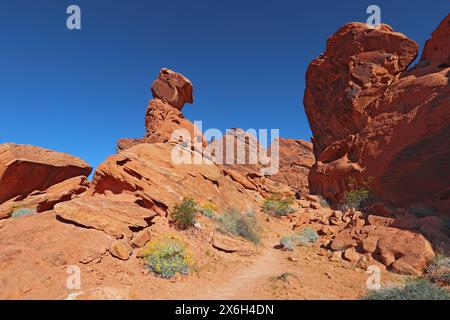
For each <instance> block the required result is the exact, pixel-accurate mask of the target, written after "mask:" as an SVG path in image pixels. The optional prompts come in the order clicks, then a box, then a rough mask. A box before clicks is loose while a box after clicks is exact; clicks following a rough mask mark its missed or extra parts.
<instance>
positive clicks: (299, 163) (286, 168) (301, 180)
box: [269, 138, 315, 197]
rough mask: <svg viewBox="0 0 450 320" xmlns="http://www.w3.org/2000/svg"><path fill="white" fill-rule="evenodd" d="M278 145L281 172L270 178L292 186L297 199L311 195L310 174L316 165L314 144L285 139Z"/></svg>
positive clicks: (279, 141)
mask: <svg viewBox="0 0 450 320" xmlns="http://www.w3.org/2000/svg"><path fill="white" fill-rule="evenodd" d="M278 143H279V170H278V173H277V174H275V175H273V176H271V177H270V178H271V179H272V180H274V181H277V182H281V183H283V184H286V185H288V186H290V187H291V188H292V189H293V190H294V192H295V193H296V194H297V197H300V196H302V195H307V194H309V186H308V174H309V170H310V169H311V167H312V166H313V165H314V163H315V159H314V154H313V147H312V143H310V142H307V141H304V140H294V139H283V138H279V139H278ZM270 152H271V149H270V148H269V153H270Z"/></svg>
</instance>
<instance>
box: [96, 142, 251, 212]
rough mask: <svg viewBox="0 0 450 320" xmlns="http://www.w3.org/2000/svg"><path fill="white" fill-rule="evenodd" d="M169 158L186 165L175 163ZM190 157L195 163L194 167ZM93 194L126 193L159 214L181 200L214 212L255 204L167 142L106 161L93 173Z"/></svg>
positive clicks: (212, 168)
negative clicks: (186, 161)
mask: <svg viewBox="0 0 450 320" xmlns="http://www.w3.org/2000/svg"><path fill="white" fill-rule="evenodd" d="M172 156H174V157H176V156H178V157H179V158H178V159H180V158H183V157H188V159H190V160H189V161H192V162H191V163H192V164H176V161H178V160H176V161H175V162H174V160H173V158H172ZM195 157H198V158H197V160H198V161H199V163H200V164H195V163H194V161H196V160H195ZM91 192H92V193H93V194H106V195H108V194H122V193H129V194H130V193H131V194H135V195H136V196H138V197H140V199H141V205H142V206H143V207H146V208H149V209H152V210H154V211H156V212H160V214H166V213H167V211H168V210H169V209H172V208H173V206H174V205H175V204H176V203H178V202H180V201H181V200H182V199H183V198H184V197H192V198H194V199H196V200H197V201H199V202H205V201H213V202H214V203H215V204H217V205H218V206H219V207H220V208H231V207H233V208H236V209H241V210H251V209H253V210H254V209H256V208H257V202H256V201H255V199H254V196H252V195H251V194H250V193H248V192H247V190H246V189H245V188H244V187H242V185H241V184H239V183H237V182H235V181H233V180H232V179H231V178H230V177H229V176H225V175H223V173H222V170H221V169H220V168H219V167H218V166H216V165H215V164H214V163H212V162H211V161H210V160H208V159H205V158H202V155H201V154H200V153H197V152H195V151H192V150H190V149H185V148H182V147H180V146H178V145H173V144H159V143H156V144H139V145H136V146H133V147H132V148H130V149H127V150H125V151H122V152H120V153H119V154H117V155H115V156H112V157H110V158H108V159H107V160H106V161H105V162H104V163H102V164H101V165H100V166H99V167H98V168H97V170H96V172H95V174H94V178H93V182H92V190H91Z"/></svg>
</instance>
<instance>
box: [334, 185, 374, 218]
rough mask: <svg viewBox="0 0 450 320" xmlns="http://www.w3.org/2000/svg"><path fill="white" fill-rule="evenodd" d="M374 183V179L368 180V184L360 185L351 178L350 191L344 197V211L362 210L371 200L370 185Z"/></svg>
mask: <svg viewBox="0 0 450 320" xmlns="http://www.w3.org/2000/svg"><path fill="white" fill-rule="evenodd" d="M372 182H373V177H370V178H369V179H368V182H363V183H358V182H357V181H356V180H355V179H353V178H350V181H349V184H348V186H349V189H350V190H349V191H346V192H345V193H344V195H343V197H342V206H341V207H342V209H343V210H346V209H362V207H363V206H364V204H366V202H367V201H368V200H369V198H370V185H371V184H372Z"/></svg>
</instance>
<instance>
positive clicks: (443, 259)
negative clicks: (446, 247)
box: [427, 254, 450, 286]
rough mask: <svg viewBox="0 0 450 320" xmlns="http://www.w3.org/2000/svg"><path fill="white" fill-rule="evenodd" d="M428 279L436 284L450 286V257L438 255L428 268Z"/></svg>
mask: <svg viewBox="0 0 450 320" xmlns="http://www.w3.org/2000/svg"><path fill="white" fill-rule="evenodd" d="M427 278H428V279H429V280H430V281H431V282H434V283H437V284H440V285H443V286H449V285H450V257H448V256H445V255H443V254H438V255H436V257H435V258H434V259H433V260H432V261H431V262H430V263H429V264H428V266H427Z"/></svg>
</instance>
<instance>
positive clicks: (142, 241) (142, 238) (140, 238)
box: [131, 228, 152, 248]
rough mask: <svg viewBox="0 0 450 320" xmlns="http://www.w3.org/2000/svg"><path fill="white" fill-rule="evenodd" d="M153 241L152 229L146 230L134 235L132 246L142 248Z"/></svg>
mask: <svg viewBox="0 0 450 320" xmlns="http://www.w3.org/2000/svg"><path fill="white" fill-rule="evenodd" d="M151 239H152V235H151V233H150V229H149V228H146V229H144V230H141V231H139V232H138V233H136V234H134V235H133V239H132V240H131V246H132V247H133V248H142V247H143V246H145V245H146V244H147V242H149V241H150V240H151Z"/></svg>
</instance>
